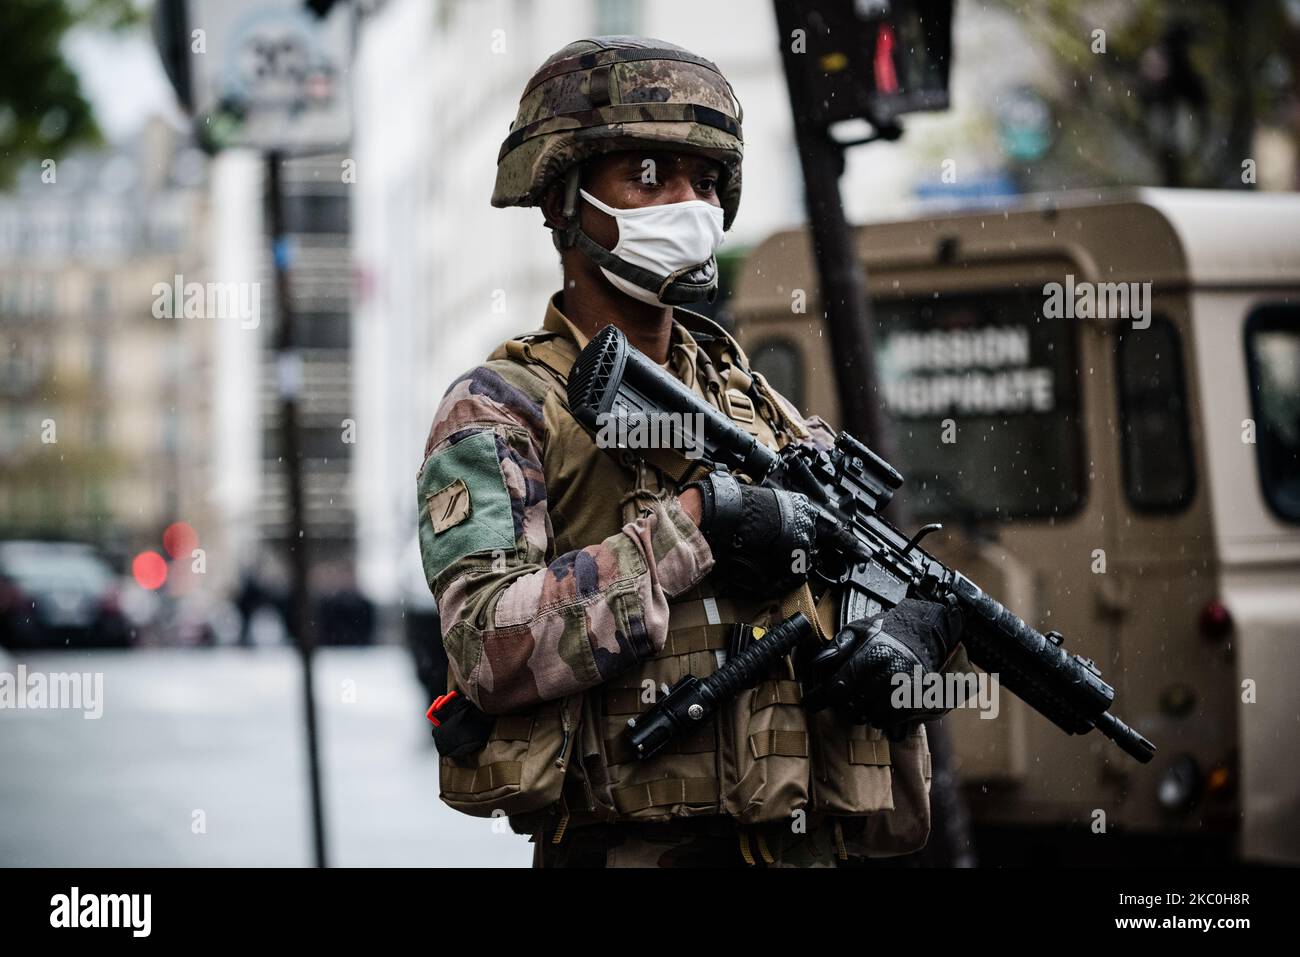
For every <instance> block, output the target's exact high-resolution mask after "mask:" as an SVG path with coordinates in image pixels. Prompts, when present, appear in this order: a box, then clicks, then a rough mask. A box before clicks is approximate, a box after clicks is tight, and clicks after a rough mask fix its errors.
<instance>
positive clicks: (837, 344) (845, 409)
mask: <svg viewBox="0 0 1300 957" xmlns="http://www.w3.org/2000/svg"><path fill="white" fill-rule="evenodd" d="M773 5H774V7H775V10H776V24H777V33H778V42H779V43H780V44H781V62H782V65H783V66H784V68H785V82H786V88H787V89H788V90H789V93H790V109H791V112H792V113H793V116H794V134H795V143H796V145H797V147H798V149H799V162H800V165H801V166H802V168H803V182H804V199H805V201H806V203H807V207H808V223H809V227H810V231H811V233H812V243H813V257H814V259H815V261H816V265H817V276H818V285H819V287H820V298H821V304H822V310H823V312H824V314H825V319H826V321H825V324H824V326H825V329H826V333H827V336H828V338H829V339H830V349H831V357H832V362H833V363H834V365H835V392H836V396H837V398H838V399H839V405H840V416H841V424H842V426H843V428H844V429H845V431H848V432H852V433H855V434H857V435H859V436H861V437H862V439H863V441H864V442H866V444H867V445H868V446H870V447H871V449H872V450H873V451H875V452H876V454H878V455H879V456H881V458H883V459H884V460H885V461H886V462H893V463H895V464H901V465H903V466H904V468H905V463H899V462H898V456H897V454H896V453H897V449H896V447H895V445H894V440H893V431H892V428H891V426H890V423H889V420H888V419H887V418H886V417H885V415H884V413H883V412H882V411H881V405H882V403H881V401H880V395H879V386H878V384H877V380H876V344H875V321H874V316H873V314H872V309H871V297H870V296H869V295H867V270H866V267H865V266H864V265H863V263H862V258H861V257H860V256H859V255H858V251H857V246H856V243H855V242H854V236H853V230H852V228H851V227H850V226H849V221H848V219H847V218H846V217H845V215H844V204H843V201H842V199H841V197H840V176H841V175H842V174H843V173H844V150H845V147H844V146H843V145H841V144H839V143H837V142H835V139H834V138H833V137H832V135H831V132H830V130H829V129H827V128H826V127H824V126H819V125H818V124H816V123H814V122H811V120H810V117H809V110H808V104H809V103H810V102H811V99H810V97H811V96H813V95H814V94H813V93H812V91H810V90H809V89H808V83H807V81H808V77H809V75H810V73H809V71H810V69H811V67H810V66H809V64H808V63H807V62H805V61H806V59H807V58H808V57H810V56H811V55H812V54H809V53H807V52H802V53H799V52H795V48H794V44H793V42H792V38H793V36H794V34H795V31H796V30H803V31H804V35H805V36H806V35H807V34H808V33H810V32H811V31H812V30H813V29H816V26H815V25H814V24H812V23H805V22H801V20H803V19H804V18H803V16H801V12H803V13H806V12H807V11H808V10H809V9H810V7H811V5H810V4H808V3H806V2H798V0H773ZM875 126H876V129H875V131H874V132H875V138H879V139H891V140H892V139H897V138H898V136H899V135H900V134H901V132H902V131H901V130H900V129H899V128H898V126H897V125H896V124H886V123H877V124H875ZM892 508H893V520H894V522H895V523H896V524H897V525H899V526H903V525H905V524H907V522H908V521H909V519H908V514H907V502H906V500H905V499H903V497H902V496H900V497H898V498H896V499H895V500H894V504H893V506H892ZM926 729H927V731H928V733H929V735H930V738H931V743H930V752H931V760H932V762H933V764H934V768H935V774H934V777H933V780H932V782H931V799H932V820H933V822H934V827H933V829H932V837H931V840H930V842H929V843H928V844H927V846H926V848H925V849H923V850H922V851H921V852H918V855H917V857H918V860H921V861H923V862H925V863H928V864H938V865H941V866H953V865H964V866H972V865H973V864H974V861H975V855H974V850H973V842H972V839H971V835H970V828H969V815H968V814H967V812H966V804H965V800H964V799H963V797H962V794H961V790H960V785H959V783H958V781H957V775H956V771H955V766H954V761H953V754H952V745H951V738H950V736H949V735H948V734H947V732H946V731H945V730H942V729H940V728H939V722H937V721H928V722H926Z"/></svg>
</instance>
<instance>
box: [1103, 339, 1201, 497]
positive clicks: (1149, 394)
mask: <svg viewBox="0 0 1300 957" xmlns="http://www.w3.org/2000/svg"><path fill="white" fill-rule="evenodd" d="M1115 368H1116V373H1117V375H1116V381H1117V384H1118V386H1119V416H1120V449H1121V451H1122V458H1123V465H1124V494H1125V495H1126V496H1127V497H1128V500H1129V504H1131V505H1132V506H1133V507H1134V508H1135V509H1137V510H1138V511H1143V512H1176V511H1179V510H1181V509H1183V508H1185V507H1187V505H1188V504H1189V503H1190V502H1191V500H1192V493H1193V492H1194V491H1195V489H1196V473H1195V469H1194V467H1193V464H1192V439H1191V433H1190V431H1189V429H1188V419H1187V386H1186V383H1185V382H1184V380H1183V357H1182V351H1181V345H1180V340H1179V336H1178V330H1177V329H1176V328H1174V324H1173V323H1172V322H1170V321H1169V320H1168V319H1166V318H1165V317H1163V316H1154V317H1153V318H1152V320H1151V324H1150V325H1149V326H1147V327H1146V328H1145V329H1133V328H1128V327H1125V328H1123V329H1121V331H1120V333H1119V341H1118V343H1117V344H1116V347H1115Z"/></svg>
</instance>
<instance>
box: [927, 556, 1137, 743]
mask: <svg viewBox="0 0 1300 957" xmlns="http://www.w3.org/2000/svg"><path fill="white" fill-rule="evenodd" d="M952 592H953V594H954V596H955V597H956V598H957V601H958V604H959V605H960V606H961V609H962V612H963V626H964V627H963V639H962V640H963V641H964V642H965V644H966V650H967V654H968V655H969V657H970V660H971V661H972V662H974V663H975V664H976V665H979V667H981V668H983V669H984V670H985V671H987V672H989V673H990V674H996V675H997V676H998V680H999V681H1000V682H1001V683H1002V684H1004V685H1006V687H1007V689H1008V690H1010V691H1012V692H1013V693H1015V694H1016V695H1017V696H1019V697H1020V698H1022V699H1024V701H1025V702H1026V703H1027V704H1028V705H1030V707H1032V708H1034V710H1036V711H1038V712H1039V713H1040V714H1042V715H1043V716H1044V717H1046V718H1048V719H1049V720H1050V721H1052V722H1053V723H1054V724H1055V725H1056V726H1057V727H1059V728H1060V729H1061V730H1062V731H1065V732H1067V733H1069V734H1087V733H1088V732H1089V731H1091V730H1092V729H1093V728H1099V729H1100V730H1101V732H1102V733H1103V734H1105V735H1106V736H1107V737H1109V738H1111V739H1112V740H1113V741H1115V742H1116V743H1117V744H1118V745H1119V746H1120V747H1121V748H1123V749H1124V750H1125V751H1126V752H1127V753H1129V754H1131V755H1132V756H1133V757H1135V758H1137V759H1138V760H1139V761H1142V762H1144V763H1145V762H1147V761H1150V760H1151V757H1152V755H1154V753H1155V745H1153V744H1152V743H1151V742H1150V741H1148V740H1147V739H1146V738H1144V737H1143V736H1142V735H1141V734H1139V733H1138V732H1137V731H1134V730H1133V729H1132V728H1130V727H1129V726H1128V725H1126V724H1125V723H1124V722H1123V721H1121V720H1120V719H1119V718H1117V717H1116V716H1114V715H1112V714H1109V713H1108V712H1109V709H1110V706H1111V705H1112V704H1114V702H1115V689H1114V688H1112V687H1111V686H1110V685H1109V684H1107V683H1106V682H1105V681H1103V680H1102V677H1101V674H1100V672H1099V671H1098V670H1097V668H1096V666H1095V665H1094V664H1093V663H1092V662H1091V661H1089V660H1087V659H1084V658H1081V657H1079V656H1078V655H1070V654H1068V653H1067V652H1066V651H1065V649H1064V648H1063V647H1062V644H1061V641H1060V640H1059V636H1056V637H1057V639H1058V640H1053V639H1052V638H1049V637H1048V636H1046V635H1044V634H1042V633H1041V632H1039V631H1037V630H1036V629H1034V628H1031V627H1030V626H1029V625H1027V624H1025V622H1024V621H1022V620H1021V619H1020V618H1019V617H1017V616H1016V615H1015V614H1013V613H1012V612H1010V611H1008V610H1007V609H1006V608H1005V607H1004V606H1003V605H1002V604H1001V602H999V601H997V600H996V599H994V598H991V597H990V596H988V595H986V594H985V593H984V592H983V591H981V590H980V588H979V587H978V586H977V585H976V584H975V583H974V582H972V581H971V580H970V579H969V578H966V577H965V576H964V575H961V574H960V573H957V574H955V575H954V580H953V584H952ZM1053 634H1055V633H1053Z"/></svg>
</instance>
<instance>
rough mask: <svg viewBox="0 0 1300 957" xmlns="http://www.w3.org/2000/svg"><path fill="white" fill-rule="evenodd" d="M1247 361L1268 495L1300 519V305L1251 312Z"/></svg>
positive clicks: (1274, 505) (1279, 509) (1275, 506)
mask: <svg viewBox="0 0 1300 957" xmlns="http://www.w3.org/2000/svg"><path fill="white" fill-rule="evenodd" d="M1246 362H1247V365H1248V367H1249V369H1250V399H1251V406H1252V410H1253V414H1254V416H1255V457H1256V460H1257V461H1258V463H1259V482H1260V486H1261V488H1262V489H1263V492H1264V499H1265V500H1266V501H1267V502H1268V505H1269V507H1270V508H1271V509H1272V510H1273V511H1274V513H1276V514H1277V516H1278V517H1279V518H1281V519H1282V520H1283V521H1286V522H1300V307H1297V306H1290V305H1287V306H1262V307H1260V308H1259V309H1256V310H1255V311H1254V312H1253V313H1251V315H1250V317H1249V318H1248V319H1247V320H1246Z"/></svg>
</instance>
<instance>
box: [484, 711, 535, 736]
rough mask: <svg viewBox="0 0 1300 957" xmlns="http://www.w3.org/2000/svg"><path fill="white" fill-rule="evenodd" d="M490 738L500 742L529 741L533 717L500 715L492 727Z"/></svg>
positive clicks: (526, 715)
mask: <svg viewBox="0 0 1300 957" xmlns="http://www.w3.org/2000/svg"><path fill="white" fill-rule="evenodd" d="M492 737H493V738H496V739H498V740H501V741H531V740H532V737H533V715H531V714H501V715H497V719H496V721H495V722H494V723H493V725H492Z"/></svg>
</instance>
